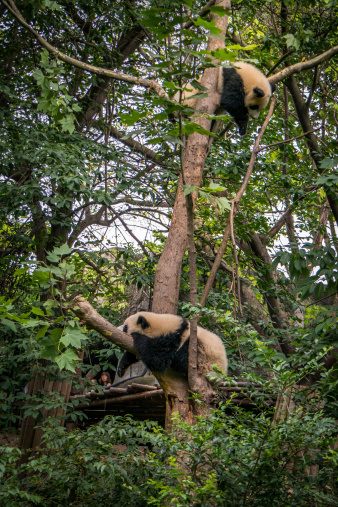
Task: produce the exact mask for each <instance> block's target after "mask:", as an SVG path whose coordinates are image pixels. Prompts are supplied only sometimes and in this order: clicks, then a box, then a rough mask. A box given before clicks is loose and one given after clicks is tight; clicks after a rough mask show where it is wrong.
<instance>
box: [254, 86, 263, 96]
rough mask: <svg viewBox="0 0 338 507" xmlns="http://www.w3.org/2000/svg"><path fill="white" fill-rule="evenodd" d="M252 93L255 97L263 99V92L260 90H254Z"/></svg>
mask: <svg viewBox="0 0 338 507" xmlns="http://www.w3.org/2000/svg"><path fill="white" fill-rule="evenodd" d="M253 91H254V93H255V94H256V95H257V97H259V98H261V97H264V95H265V93H264V92H263V90H261V89H260V88H257V87H256V88H254V89H253Z"/></svg>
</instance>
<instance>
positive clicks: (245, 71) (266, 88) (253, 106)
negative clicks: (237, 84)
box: [234, 62, 276, 119]
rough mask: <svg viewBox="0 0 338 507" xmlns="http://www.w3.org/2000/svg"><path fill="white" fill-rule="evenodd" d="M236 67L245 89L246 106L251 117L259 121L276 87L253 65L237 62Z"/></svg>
mask: <svg viewBox="0 0 338 507" xmlns="http://www.w3.org/2000/svg"><path fill="white" fill-rule="evenodd" d="M234 67H235V69H236V71H237V72H238V74H239V75H240V77H241V79H242V82H243V88H244V105H245V107H246V108H247V111H248V114H249V116H251V118H255V119H257V118H258V116H259V114H260V112H261V111H262V110H263V109H264V108H265V107H266V106H267V105H268V103H269V100H270V97H271V95H272V94H273V92H274V91H275V90H276V85H275V84H274V83H270V82H269V80H268V79H267V78H266V77H265V76H264V74H262V72H261V71H260V70H258V69H257V68H256V67H254V66H253V65H250V64H249V63H245V62H235V63H234Z"/></svg>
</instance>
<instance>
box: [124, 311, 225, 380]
mask: <svg viewBox="0 0 338 507" xmlns="http://www.w3.org/2000/svg"><path fill="white" fill-rule="evenodd" d="M121 328H122V330H123V331H124V332H125V333H128V334H130V335H132V337H133V339H134V345H135V348H136V350H137V352H138V354H139V356H140V359H142V361H143V362H144V363H145V365H146V366H147V367H148V368H149V369H150V370H151V371H152V372H153V373H155V374H156V372H159V373H163V372H164V371H165V370H166V369H167V368H171V369H172V370H174V371H175V372H177V373H179V374H182V375H183V376H187V375H188V349H189V337H190V324H189V322H188V321H187V320H186V319H184V318H183V317H179V316H177V315H170V314H158V313H152V312H139V313H135V315H131V316H130V317H128V318H127V319H126V320H125V322H124V324H123V326H121ZM197 340H198V347H197V353H198V356H197V357H198V364H197V368H198V371H199V372H201V373H203V374H206V373H210V372H213V368H212V365H214V364H216V365H217V366H218V367H219V368H221V369H222V370H223V371H224V372H225V373H226V372H227V366H228V362H227V356H226V352H225V348H224V345H223V342H222V340H221V339H220V338H219V336H217V335H215V334H214V333H211V332H210V331H207V330H206V329H203V328H201V327H199V326H198V327H197ZM136 361H138V359H137V357H136V356H135V355H134V354H132V353H131V352H125V354H124V355H123V357H122V358H121V360H120V363H119V367H118V375H119V376H120V377H122V376H123V374H124V372H125V370H126V368H128V366H130V365H131V364H133V363H135V362H136Z"/></svg>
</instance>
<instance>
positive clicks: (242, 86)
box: [175, 62, 276, 136]
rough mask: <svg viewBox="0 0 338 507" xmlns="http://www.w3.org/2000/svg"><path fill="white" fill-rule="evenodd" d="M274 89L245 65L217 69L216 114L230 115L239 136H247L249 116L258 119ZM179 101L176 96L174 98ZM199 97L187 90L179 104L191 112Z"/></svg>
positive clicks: (244, 63)
mask: <svg viewBox="0 0 338 507" xmlns="http://www.w3.org/2000/svg"><path fill="white" fill-rule="evenodd" d="M275 90H276V85H275V84H273V83H270V82H269V81H268V79H267V78H266V77H265V76H264V74H262V72H261V71H260V70H258V69H257V68H256V67H254V66H253V65H251V64H250V63H246V62H235V63H234V64H233V65H232V66H231V67H227V68H226V67H218V80H217V89H216V91H217V92H218V94H219V96H220V101H219V104H218V106H217V108H216V110H215V113H216V114H219V113H220V111H219V110H224V111H227V113H229V114H230V115H231V116H232V117H233V119H234V120H235V122H236V124H237V125H238V127H239V133H240V135H241V136H243V135H244V134H245V133H246V129H247V125H248V121H249V116H250V117H251V118H255V119H257V118H258V116H259V114H260V112H261V111H262V110H263V109H264V108H265V107H266V106H267V104H268V102H269V100H270V97H271V95H272V94H273V92H274V91H275ZM175 98H176V99H178V94H176V96H175ZM197 100H198V97H197V96H196V90H191V89H188V90H186V91H185V92H184V93H183V96H182V102H183V104H184V105H187V106H189V107H191V108H193V109H195V107H196V103H197Z"/></svg>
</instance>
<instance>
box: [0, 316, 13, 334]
mask: <svg viewBox="0 0 338 507" xmlns="http://www.w3.org/2000/svg"><path fill="white" fill-rule="evenodd" d="M1 324H3V325H4V326H6V327H9V329H10V330H11V331H13V332H14V333H17V327H16V325H15V324H14V322H12V321H11V320H8V319H1Z"/></svg>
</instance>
